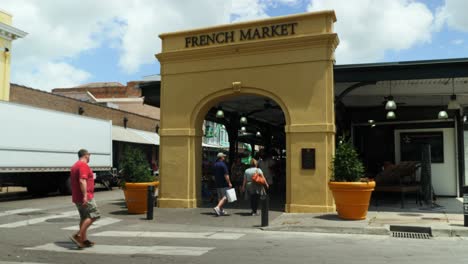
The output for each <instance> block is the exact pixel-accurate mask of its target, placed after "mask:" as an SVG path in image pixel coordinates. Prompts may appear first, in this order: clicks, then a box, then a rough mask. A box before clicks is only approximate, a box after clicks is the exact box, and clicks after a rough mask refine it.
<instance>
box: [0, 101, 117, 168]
mask: <svg viewBox="0 0 468 264" xmlns="http://www.w3.org/2000/svg"><path fill="white" fill-rule="evenodd" d="M0 124H2V125H1V126H2V128H1V134H0V173H2V172H6V171H10V172H11V171H12V170H17V171H18V170H20V171H22V172H25V171H28V170H29V171H31V172H32V171H37V169H38V168H41V169H46V170H47V169H51V170H61V169H64V168H66V169H67V170H68V169H69V168H70V167H71V165H73V163H74V162H76V160H77V152H78V150H79V149H81V148H85V149H88V150H89V152H90V153H91V162H90V166H91V167H96V168H97V167H101V168H102V167H104V168H111V167H112V124H111V122H110V121H105V120H99V119H94V118H88V117H83V116H79V115H73V114H69V113H62V112H56V111H50V110H45V109H40V108H35V107H30V106H25V105H19V104H14V103H8V102H0Z"/></svg>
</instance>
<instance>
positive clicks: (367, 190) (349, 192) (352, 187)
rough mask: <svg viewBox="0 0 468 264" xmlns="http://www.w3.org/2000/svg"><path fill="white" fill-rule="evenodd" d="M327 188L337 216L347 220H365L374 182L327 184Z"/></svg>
mask: <svg viewBox="0 0 468 264" xmlns="http://www.w3.org/2000/svg"><path fill="white" fill-rule="evenodd" d="M328 187H329V188H330V190H331V191H332V193H333V198H334V199H335V205H336V211H337V212H338V216H339V217H340V218H342V219H347V220H362V219H366V216H367V210H368V209H369V201H370V198H371V194H372V191H373V190H374V188H375V181H370V182H329V183H328Z"/></svg>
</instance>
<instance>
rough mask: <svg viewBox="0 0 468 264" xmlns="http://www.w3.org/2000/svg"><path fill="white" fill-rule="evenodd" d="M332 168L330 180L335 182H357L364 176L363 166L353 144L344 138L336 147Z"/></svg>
mask: <svg viewBox="0 0 468 264" xmlns="http://www.w3.org/2000/svg"><path fill="white" fill-rule="evenodd" d="M332 170H333V178H332V180H333V181H337V182H358V181H360V179H361V177H363V176H364V166H363V165H362V162H361V160H360V159H359V156H358V154H357V152H356V150H355V149H354V146H353V145H352V144H351V143H350V142H349V141H346V140H345V139H344V138H341V139H340V142H339V144H338V146H337V148H336V151H335V157H334V158H333V161H332Z"/></svg>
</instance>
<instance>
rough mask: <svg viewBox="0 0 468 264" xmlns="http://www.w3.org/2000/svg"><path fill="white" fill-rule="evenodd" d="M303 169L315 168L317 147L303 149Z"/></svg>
mask: <svg viewBox="0 0 468 264" xmlns="http://www.w3.org/2000/svg"><path fill="white" fill-rule="evenodd" d="M302 169H304V170H314V169H315V149H313V148H303V149H302Z"/></svg>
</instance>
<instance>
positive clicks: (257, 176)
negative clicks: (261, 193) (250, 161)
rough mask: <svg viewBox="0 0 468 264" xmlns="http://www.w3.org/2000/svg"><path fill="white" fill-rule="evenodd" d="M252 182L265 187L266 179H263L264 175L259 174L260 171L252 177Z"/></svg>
mask: <svg viewBox="0 0 468 264" xmlns="http://www.w3.org/2000/svg"><path fill="white" fill-rule="evenodd" d="M252 182H255V183H257V184H260V185H265V184H266V182H265V178H263V177H262V175H261V174H260V173H258V169H257V171H256V172H255V174H254V175H253V176H252Z"/></svg>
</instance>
